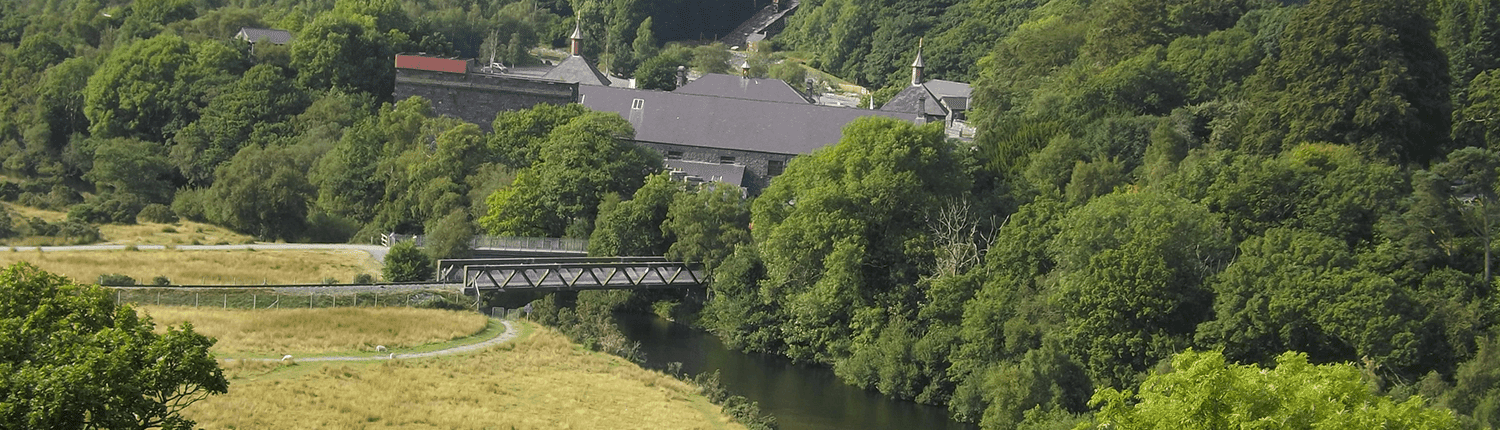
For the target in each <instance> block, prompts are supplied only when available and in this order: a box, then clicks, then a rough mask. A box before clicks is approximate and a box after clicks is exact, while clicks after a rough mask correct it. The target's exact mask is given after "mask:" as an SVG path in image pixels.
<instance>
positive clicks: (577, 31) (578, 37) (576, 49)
mask: <svg viewBox="0 0 1500 430" xmlns="http://www.w3.org/2000/svg"><path fill="white" fill-rule="evenodd" d="M580 21H581V20H574V21H573V35H572V36H568V38H569V39H572V40H573V50H572V53H573V56H575V57H576V56H579V55H583V27H582V26H581V24H582V23H581V22H580Z"/></svg>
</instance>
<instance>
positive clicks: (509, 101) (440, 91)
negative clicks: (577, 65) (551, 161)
mask: <svg viewBox="0 0 1500 430" xmlns="http://www.w3.org/2000/svg"><path fill="white" fill-rule="evenodd" d="M394 96H395V97H394V98H395V99H396V100H403V99H406V98H408V97H412V96H421V97H422V98H425V99H427V100H429V101H431V102H432V110H433V112H435V113H437V114H439V115H445V116H451V117H454V118H458V119H462V120H464V121H468V122H471V123H474V124H477V125H479V126H480V127H482V128H484V129H486V130H488V129H489V128H490V127H492V125H493V123H494V121H495V115H496V114H498V113H500V112H503V111H510V110H520V109H530V108H531V107H532V106H536V105H538V104H542V103H551V104H557V105H564V104H568V103H573V102H575V101H577V100H578V83H576V82H563V81H556V80H550V79H541V78H531V77H525V76H511V75H504V74H498V73H488V72H486V71H484V70H483V69H482V68H480V67H478V64H477V63H475V62H474V61H473V60H460V59H451V58H434V57H427V56H421V55H397V56H396V93H395V95H394Z"/></svg>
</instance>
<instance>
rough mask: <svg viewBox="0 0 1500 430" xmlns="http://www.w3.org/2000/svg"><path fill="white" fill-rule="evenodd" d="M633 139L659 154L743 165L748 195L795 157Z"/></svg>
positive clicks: (759, 190) (765, 185)
mask: <svg viewBox="0 0 1500 430" xmlns="http://www.w3.org/2000/svg"><path fill="white" fill-rule="evenodd" d="M636 143H637V144H639V145H641V146H644V147H646V148H649V149H651V150H653V151H656V152H658V153H660V154H661V156H662V158H672V159H682V160H687V161H697V162H702V163H723V164H738V165H741V166H745V179H744V180H743V182H742V185H743V186H744V187H745V189H747V190H749V192H750V194H752V195H754V194H760V192H761V190H764V189H766V187H767V186H770V185H771V178H772V177H774V176H776V175H779V174H781V170H782V169H785V168H786V164H787V162H789V161H791V159H792V157H795V155H791V154H776V153H770V152H758V151H740V150H734V149H723V148H706V147H701V146H688V145H676V144H671V143H656V142H639V141H638V142H636ZM724 157H733V160H726V159H724Z"/></svg>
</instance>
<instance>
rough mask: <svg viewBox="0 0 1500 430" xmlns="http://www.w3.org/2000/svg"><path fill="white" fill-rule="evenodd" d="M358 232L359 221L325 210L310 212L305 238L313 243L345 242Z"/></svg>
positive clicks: (304, 232)
mask: <svg viewBox="0 0 1500 430" xmlns="http://www.w3.org/2000/svg"><path fill="white" fill-rule="evenodd" d="M357 232H359V222H358V221H355V220H353V219H349V218H345V217H341V216H338V215H333V214H329V213H326V212H323V211H313V212H312V213H310V214H308V215H307V228H306V229H305V230H303V234H304V235H306V237H305V238H304V239H305V240H306V241H307V242H312V243H345V242H348V241H349V238H351V237H354V233H357Z"/></svg>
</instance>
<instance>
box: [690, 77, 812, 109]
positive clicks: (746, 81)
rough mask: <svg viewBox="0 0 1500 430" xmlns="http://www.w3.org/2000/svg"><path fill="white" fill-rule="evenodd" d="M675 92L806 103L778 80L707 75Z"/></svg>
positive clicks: (804, 99) (794, 91)
mask: <svg viewBox="0 0 1500 430" xmlns="http://www.w3.org/2000/svg"><path fill="white" fill-rule="evenodd" d="M675 92H678V93H684V94H698V95H705V96H717V97H733V98H737V99H750V100H765V101H768V102H782V103H808V101H807V99H806V98H803V97H802V94H801V93H798V92H797V90H795V89H792V86H791V85H788V84H787V83H786V81H783V80H780V79H760V78H742V77H739V76H730V75H724V74H719V73H709V74H706V75H703V77H701V78H698V80H696V81H692V82H688V83H687V85H683V86H681V87H678V88H677V90H676V91H675Z"/></svg>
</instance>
